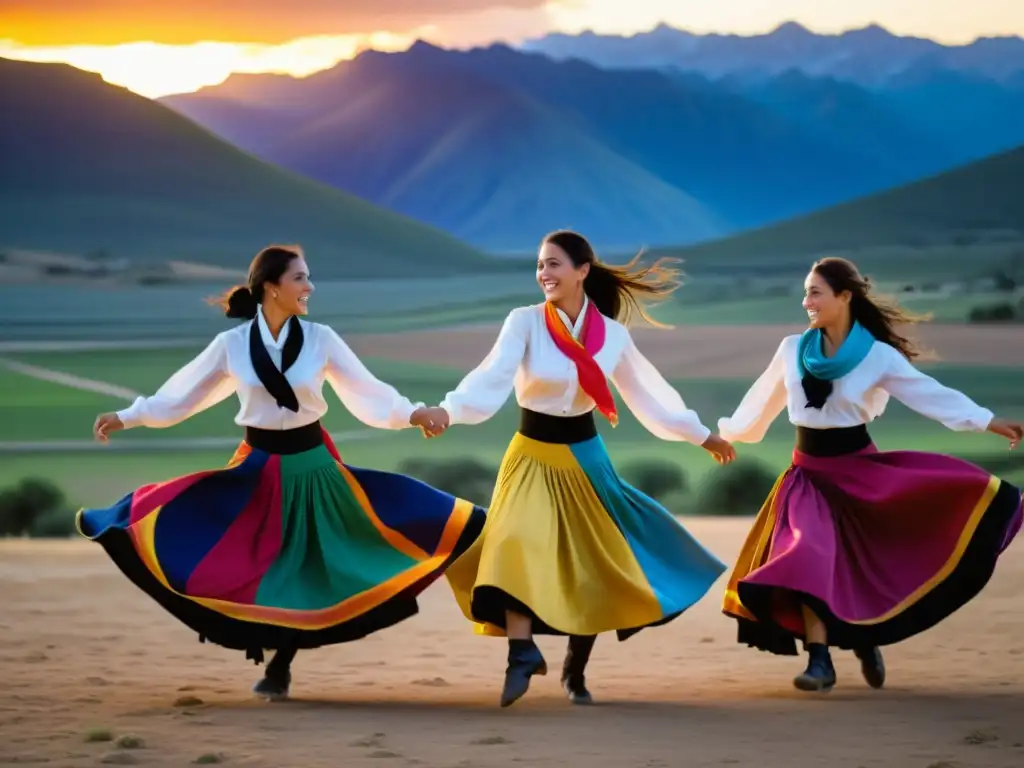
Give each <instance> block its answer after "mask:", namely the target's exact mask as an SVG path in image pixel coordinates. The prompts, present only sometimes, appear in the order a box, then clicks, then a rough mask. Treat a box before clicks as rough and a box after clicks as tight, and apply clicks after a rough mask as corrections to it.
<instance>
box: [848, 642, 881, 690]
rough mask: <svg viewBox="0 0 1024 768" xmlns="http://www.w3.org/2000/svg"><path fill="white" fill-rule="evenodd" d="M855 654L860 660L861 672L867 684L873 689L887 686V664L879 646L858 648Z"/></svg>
mask: <svg viewBox="0 0 1024 768" xmlns="http://www.w3.org/2000/svg"><path fill="white" fill-rule="evenodd" d="M854 654H856V656H857V658H858V659H860V672H861V674H862V675H864V680H865V681H866V682H867V684H868V685H870V686H871V687H872V688H881V687H882V686H883V685H885V662H884V661H883V660H882V652H881V651H880V650H879V648H878V646H877V645H873V646H871V647H869V648H857V649H856V650H855V651H854Z"/></svg>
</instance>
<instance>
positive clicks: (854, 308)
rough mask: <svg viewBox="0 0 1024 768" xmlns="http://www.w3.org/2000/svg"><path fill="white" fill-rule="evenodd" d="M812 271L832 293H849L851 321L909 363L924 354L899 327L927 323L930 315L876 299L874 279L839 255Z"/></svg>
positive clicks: (815, 264)
mask: <svg viewBox="0 0 1024 768" xmlns="http://www.w3.org/2000/svg"><path fill="white" fill-rule="evenodd" d="M811 272H814V273H815V274H817V275H819V276H820V277H821V279H822V280H824V281H825V282H826V283H828V286H829V288H831V289H832V292H833V293H836V294H838V293H842V292H843V291H849V292H850V294H851V298H850V317H851V320H856V321H857V322H859V323H860V324H861V325H862V326H864V328H865V329H866V330H868V331H870V332H871V335H872V336H874V337H875V338H876V339H878V340H879V341H882V342H885V343H886V344H888V345H889V346H891V347H895V348H896V349H897V350H898V351H899V352H900V354H902V355H903V356H904V357H905V358H907V359H908V360H913V359H914V358H915V357H918V356H919V355H921V353H922V350H921V348H920V347H919V346H918V344H917V342H916V341H914V340H913V339H910V338H908V337H906V336H901V335H900V334H899V333H898V332H897V330H896V327H897V326H899V325H913V324H914V323H919V322H921V321H924V320H928V319H929V317H928V316H927V315H915V314H913V313H911V312H908V311H906V310H905V309H903V308H902V307H900V305H899V304H898V303H897V302H896V300H895V299H892V298H883V297H880V296H875V295H874V294H873V293H872V291H871V279H870V278H867V277H864V276H863V275H861V273H860V270H858V269H857V265H856V264H854V263H853V262H852V261H849V260H848V259H843V258H840V257H838V256H829V257H828V258H824V259H819V260H818V261H816V262H814V264H813V266H812V267H811Z"/></svg>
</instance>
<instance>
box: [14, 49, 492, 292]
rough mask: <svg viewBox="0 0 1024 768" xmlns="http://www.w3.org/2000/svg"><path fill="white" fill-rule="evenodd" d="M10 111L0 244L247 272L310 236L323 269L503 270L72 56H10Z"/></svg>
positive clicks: (314, 262)
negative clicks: (244, 146)
mask: <svg viewBox="0 0 1024 768" xmlns="http://www.w3.org/2000/svg"><path fill="white" fill-rule="evenodd" d="M0 112H2V113H3V115H4V119H3V121H0V156H2V157H3V170H2V173H0V247H9V248H21V249H29V250H52V251H67V252H76V253H81V252H87V251H95V250H105V251H107V252H108V253H109V254H110V255H112V256H115V257H127V258H130V259H132V260H133V261H136V262H147V261H148V262H159V261H164V260H170V259H175V260H181V261H194V262H205V263H211V264H219V265H227V266H232V267H241V268H244V266H245V264H247V263H248V260H249V259H250V258H251V257H252V255H253V254H254V253H255V252H256V251H257V250H258V249H259V248H260V247H262V246H264V245H266V244H268V243H270V242H300V243H302V244H303V246H304V247H305V248H306V250H307V254H308V256H309V259H310V262H311V266H312V268H313V270H314V272H315V273H316V274H319V275H321V276H323V277H327V276H376V277H380V276H382V275H388V274H402V275H445V274H458V273H464V272H465V271H467V270H476V271H479V270H484V269H489V268H491V267H492V260H490V259H489V258H488V257H486V256H485V255H484V254H482V253H480V252H479V251H477V250H474V249H473V248H471V247H469V246H468V245H466V244H465V243H462V242H460V241H458V240H456V239H455V238H453V237H451V236H450V235H448V234H445V233H443V232H441V231H439V230H436V229H434V228H431V227H428V226H424V225H423V224H420V223H417V222H414V221H412V220H410V219H408V218H405V217H403V216H400V215H397V214H395V213H393V212H390V211H385V210H383V209H381V208H378V207H375V206H373V205H371V204H369V203H367V202H365V201H363V200H360V199H358V198H356V197H354V196H352V195H349V194H344V193H342V192H339V191H337V190H335V189H331V188H328V187H326V186H323V185H320V184H317V183H315V182H313V181H310V180H308V179H304V178H302V177H300V176H297V175H296V174H294V173H293V172H290V171H286V170H283V169H281V168H278V167H274V166H272V165H268V164H266V163H264V162H261V161H259V160H257V159H256V158H255V157H253V156H251V155H249V154H247V153H245V152H243V151H240V150H239V149H237V148H235V147H233V146H231V145H229V144H227V143H225V142H224V141H222V140H220V139H218V138H216V137H215V136H213V135H211V134H210V133H209V132H207V131H206V130H204V129H203V128H201V127H199V126H197V125H195V124H194V123H192V122H191V121H189V120H186V119H185V118H183V117H181V116H180V115H178V114H177V113H175V112H174V111H172V110H170V109H168V108H167V107H165V106H163V105H161V104H158V103H155V102H153V101H150V100H148V99H145V98H142V97H140V96H136V95H134V94H132V93H130V92H128V91H126V90H125V89H122V88H119V87H115V86H112V85H109V84H107V83H105V82H104V81H103V80H102V79H101V78H100V77H99V76H98V75H93V74H89V73H86V72H83V71H81V70H77V69H75V68H73V67H70V66H67V65H61V64H36V63H27V62H21V61H9V60H5V59H0Z"/></svg>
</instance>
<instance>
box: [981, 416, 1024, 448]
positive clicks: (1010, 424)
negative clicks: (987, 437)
mask: <svg viewBox="0 0 1024 768" xmlns="http://www.w3.org/2000/svg"><path fill="white" fill-rule="evenodd" d="M988 431H989V432H993V433H995V434H997V435H1002V436H1003V437H1005V438H1006V439H1007V440H1009V441H1010V450H1011V451H1012V450H1013V449H1014V448H1016V447H1017V446H1018V445H1020V441H1021V438H1022V437H1024V424H1021V423H1020V422H1019V421H1009V420H1008V419H1000V418H998V417H997V418H994V419H992V421H991V422H989V425H988Z"/></svg>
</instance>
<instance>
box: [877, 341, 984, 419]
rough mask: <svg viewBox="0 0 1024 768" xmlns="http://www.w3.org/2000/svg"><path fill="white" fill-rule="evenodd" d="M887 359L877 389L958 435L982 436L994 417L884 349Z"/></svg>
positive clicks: (905, 360)
mask: <svg viewBox="0 0 1024 768" xmlns="http://www.w3.org/2000/svg"><path fill="white" fill-rule="evenodd" d="M883 347H884V349H885V356H886V357H887V358H888V361H887V366H886V369H885V372H884V373H883V374H882V376H881V377H880V379H879V382H878V386H879V387H881V388H882V389H884V390H885V391H886V392H888V393H889V394H890V395H892V396H893V397H895V398H896V399H897V400H899V401H900V402H901V403H903V404H904V405H905V406H907V407H908V408H910V409H911V410H913V411H917V412H918V413H920V414H921V415H922V416H926V417H928V418H929V419H933V420H934V421H937V422H939V423H940V424H942V425H944V426H946V427H947V428H949V429H952V430H955V431H957V432H984V431H985V430H986V429H988V425H989V422H991V421H992V417H993V413H992V411H990V410H989V409H988V408H982V407H981V406H980V405H978V404H977V403H975V402H974V401H973V400H971V398H969V397H968V396H967V395H965V394H964V393H963V392H958V391H957V390H955V389H950V388H949V387H947V386H945V385H943V384H940V383H939V382H937V381H936V380H935V379H933V378H932V377H931V376H929V375H927V374H925V373H922V372H921V371H919V370H918V369H917V368H915V367H914V366H913V365H911V363H910V361H909V360H907V358H905V357H904V356H903V355H902V354H900V352H899V351H898V350H897V349H895V348H894V347H892V346H889V345H888V344H886V345H883Z"/></svg>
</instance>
